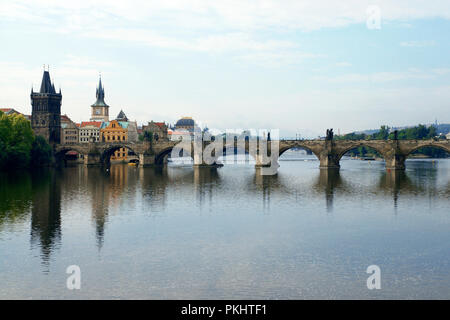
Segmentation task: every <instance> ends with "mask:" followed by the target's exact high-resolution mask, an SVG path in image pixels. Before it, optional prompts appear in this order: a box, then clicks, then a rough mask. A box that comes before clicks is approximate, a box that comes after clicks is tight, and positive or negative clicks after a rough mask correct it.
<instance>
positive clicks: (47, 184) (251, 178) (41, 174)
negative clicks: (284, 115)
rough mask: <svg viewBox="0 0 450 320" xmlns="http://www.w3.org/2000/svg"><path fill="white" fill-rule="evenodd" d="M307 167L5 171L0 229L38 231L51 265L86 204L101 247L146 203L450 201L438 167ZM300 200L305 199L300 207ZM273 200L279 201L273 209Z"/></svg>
mask: <svg viewBox="0 0 450 320" xmlns="http://www.w3.org/2000/svg"><path fill="white" fill-rule="evenodd" d="M303 165H304V166H306V167H302V162H300V163H294V162H293V161H291V164H286V166H291V167H290V168H289V169H288V170H285V171H283V170H281V171H280V173H279V174H277V175H274V176H264V175H261V174H260V172H259V171H258V169H256V170H254V169H253V168H248V167H245V166H244V167H239V166H237V167H229V168H228V169H225V168H220V169H217V168H213V169H211V168H201V167H196V168H192V167H157V168H136V167H129V166H127V165H112V166H111V167H110V170H109V171H108V172H105V171H103V170H101V169H99V168H86V167H83V166H78V167H71V168H65V169H62V170H54V169H48V170H40V171H38V172H33V173H27V172H25V173H14V174H13V173H11V174H1V175H0V231H1V232H2V234H5V233H7V232H10V231H12V230H13V229H14V227H15V226H20V225H27V226H31V228H30V243H31V246H32V248H36V247H39V250H40V256H41V257H42V258H41V262H42V263H43V264H44V265H46V266H49V263H50V256H51V254H52V252H54V251H55V250H57V248H58V247H59V246H60V244H61V237H62V227H61V223H62V222H61V220H62V219H61V216H62V215H63V216H64V214H67V212H65V211H66V207H82V205H83V204H86V205H87V208H88V210H90V212H89V213H88V214H90V216H91V221H90V223H91V224H92V226H91V229H89V230H90V232H91V233H92V234H95V241H96V245H97V247H98V249H101V248H102V247H103V246H104V242H105V233H106V229H107V227H108V225H109V223H110V222H111V220H114V219H113V217H114V214H118V213H121V208H126V209H127V211H125V212H126V213H128V212H131V211H133V210H130V211H128V209H130V208H131V209H133V206H141V207H139V208H137V209H136V208H134V209H135V210H134V211H133V212H137V215H139V214H140V215H143V214H146V215H147V214H152V215H158V214H160V213H166V211H167V208H168V207H170V208H175V209H178V210H182V209H183V208H186V207H188V206H189V207H192V208H199V209H202V208H203V207H206V208H208V206H209V208H213V206H214V204H216V203H217V202H218V201H221V200H222V199H237V200H236V202H238V201H244V202H246V204H249V207H250V206H252V205H253V207H257V206H260V205H261V199H262V207H263V209H264V212H265V213H270V212H276V211H277V210H278V205H279V204H284V203H289V205H291V206H305V205H306V206H308V208H312V207H313V206H317V208H319V207H320V206H318V205H317V202H316V199H319V201H322V200H321V199H324V202H322V203H325V207H326V212H332V211H333V209H334V207H335V206H336V202H335V199H336V198H337V199H341V198H346V197H347V198H348V197H353V196H354V195H356V194H357V195H361V194H363V195H364V194H369V193H370V194H371V195H373V196H377V197H385V196H386V195H387V199H390V198H391V197H392V199H393V206H394V207H395V208H397V206H398V202H399V199H400V198H401V197H403V196H404V197H408V196H410V195H414V196H420V197H424V196H425V197H428V198H429V199H435V198H439V197H446V198H447V199H448V198H449V197H450V184H449V182H448V181H446V180H445V179H447V178H446V176H445V174H444V175H443V172H442V170H441V171H439V166H437V165H435V164H433V163H426V162H425V163H419V162H412V163H408V170H407V171H406V172H405V171H385V170H377V169H376V168H371V169H370V168H369V169H367V168H363V169H361V168H357V169H355V170H353V171H352V170H344V171H342V172H339V171H338V170H318V169H311V170H310V169H309V167H307V165H308V164H304V163H303ZM352 165H353V166H358V165H360V164H359V163H355V164H352ZM361 165H364V164H361ZM361 170H364V171H361ZM444 173H445V171H444ZM369 178H370V179H369ZM443 179H444V180H443ZM355 181H356V182H357V183H355ZM368 181H369V182H368ZM227 197H228V198H227ZM297 197H300V199H301V200H302V201H303V202H302V203H301V204H300V205H299V203H298V202H297ZM243 199H244V200H243ZM271 201H279V203H277V206H276V207H275V206H273V208H271ZM172 202H178V204H173V203H172ZM388 202H389V201H388ZM339 203H340V202H339ZM233 205H234V203H233V204H231V205H230V208H232V207H233ZM343 205H348V204H343ZM390 205H391V204H390ZM430 206H431V205H430ZM391 208H392V205H391ZM240 209H241V208H236V210H240ZM252 209H253V208H252ZM80 216H81V217H84V216H82V215H80ZM28 219H29V220H28ZM80 223H83V222H80ZM27 236H28V234H27ZM0 241H2V238H0ZM27 241H28V240H27ZM27 244H28V243H27Z"/></svg>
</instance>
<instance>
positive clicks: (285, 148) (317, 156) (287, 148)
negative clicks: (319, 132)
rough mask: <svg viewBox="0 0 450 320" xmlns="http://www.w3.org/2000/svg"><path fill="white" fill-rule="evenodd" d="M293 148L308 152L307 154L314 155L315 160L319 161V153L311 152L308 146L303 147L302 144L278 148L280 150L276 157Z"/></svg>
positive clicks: (311, 149)
mask: <svg viewBox="0 0 450 320" xmlns="http://www.w3.org/2000/svg"><path fill="white" fill-rule="evenodd" d="M294 148H298V149H304V150H306V151H309V152H311V153H312V154H313V155H315V156H316V158H317V159H318V160H319V159H320V153H319V152H318V151H316V150H313V148H310V147H309V146H307V145H304V144H302V143H295V144H292V145H289V146H283V147H280V150H279V152H278V157H281V155H282V154H283V153H285V152H286V151H288V150H290V149H294Z"/></svg>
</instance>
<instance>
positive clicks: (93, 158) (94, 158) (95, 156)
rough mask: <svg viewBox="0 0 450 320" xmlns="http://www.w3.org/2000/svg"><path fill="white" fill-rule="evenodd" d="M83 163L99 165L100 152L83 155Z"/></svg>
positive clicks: (100, 162) (100, 163)
mask: <svg viewBox="0 0 450 320" xmlns="http://www.w3.org/2000/svg"><path fill="white" fill-rule="evenodd" d="M84 165H85V166H101V165H102V161H101V155H100V153H89V154H86V155H84Z"/></svg>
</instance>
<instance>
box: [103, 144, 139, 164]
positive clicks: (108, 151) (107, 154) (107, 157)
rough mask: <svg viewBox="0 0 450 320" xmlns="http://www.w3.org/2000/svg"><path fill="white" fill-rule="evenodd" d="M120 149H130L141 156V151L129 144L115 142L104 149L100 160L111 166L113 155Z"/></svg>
mask: <svg viewBox="0 0 450 320" xmlns="http://www.w3.org/2000/svg"><path fill="white" fill-rule="evenodd" d="M120 149H126V150H130V151H131V152H133V153H134V154H135V155H136V156H137V157H138V158H139V153H138V152H136V151H135V150H134V149H133V148H132V147H131V146H130V145H129V144H114V145H110V146H107V147H106V148H105V149H104V150H103V152H102V153H101V156H100V162H101V163H102V164H103V165H105V166H109V165H110V164H111V156H112V155H113V154H114V153H115V152H116V151H117V150H120ZM127 156H128V154H127Z"/></svg>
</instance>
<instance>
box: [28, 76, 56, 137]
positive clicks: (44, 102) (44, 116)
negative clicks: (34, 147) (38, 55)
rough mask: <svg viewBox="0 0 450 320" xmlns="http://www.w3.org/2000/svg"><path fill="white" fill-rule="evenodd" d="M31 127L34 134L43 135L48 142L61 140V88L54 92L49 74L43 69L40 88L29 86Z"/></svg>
mask: <svg viewBox="0 0 450 320" xmlns="http://www.w3.org/2000/svg"><path fill="white" fill-rule="evenodd" d="M30 97H31V106H32V111H31V128H32V129H33V131H34V134H35V135H37V136H42V137H44V138H45V139H46V140H47V141H48V143H50V144H59V143H60V142H61V100H62V95H61V89H59V93H56V91H55V86H54V84H53V83H52V82H51V81H50V74H49V72H48V71H45V70H44V75H43V76H42V83H41V89H40V90H39V92H33V88H31V95H30Z"/></svg>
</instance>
